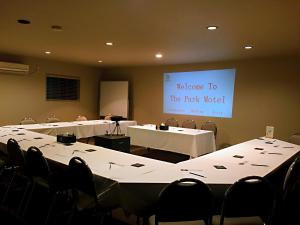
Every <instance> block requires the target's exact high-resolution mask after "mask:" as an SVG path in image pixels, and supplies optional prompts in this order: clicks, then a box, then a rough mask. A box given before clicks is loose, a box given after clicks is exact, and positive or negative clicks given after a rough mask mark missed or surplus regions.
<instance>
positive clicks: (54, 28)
mask: <svg viewBox="0 0 300 225" xmlns="http://www.w3.org/2000/svg"><path fill="white" fill-rule="evenodd" d="M51 29H52V30H54V31H62V30H63V28H62V26H59V25H52V26H51Z"/></svg>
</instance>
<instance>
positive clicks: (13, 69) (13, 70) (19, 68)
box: [0, 62, 29, 74]
mask: <svg viewBox="0 0 300 225" xmlns="http://www.w3.org/2000/svg"><path fill="white" fill-rule="evenodd" d="M28 72H29V65H25V64H21V63H11V62H0V73H1V74H8V73H9V74H28Z"/></svg>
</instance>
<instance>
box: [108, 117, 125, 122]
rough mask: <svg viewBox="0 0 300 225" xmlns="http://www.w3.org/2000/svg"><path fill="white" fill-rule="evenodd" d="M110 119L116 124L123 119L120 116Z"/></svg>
mask: <svg viewBox="0 0 300 225" xmlns="http://www.w3.org/2000/svg"><path fill="white" fill-rule="evenodd" d="M110 119H111V121H115V122H118V121H120V120H122V119H123V117H122V116H112V117H111V118H110Z"/></svg>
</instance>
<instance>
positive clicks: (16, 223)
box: [0, 206, 29, 225]
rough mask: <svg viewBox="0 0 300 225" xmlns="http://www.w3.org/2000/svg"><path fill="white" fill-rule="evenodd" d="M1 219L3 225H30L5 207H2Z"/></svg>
mask: <svg viewBox="0 0 300 225" xmlns="http://www.w3.org/2000/svg"><path fill="white" fill-rule="evenodd" d="M0 218H1V224H2V225H10V224H13V225H29V224H28V223H27V222H25V220H24V219H23V218H22V217H20V216H19V215H17V214H15V213H14V212H13V211H11V210H10V209H9V208H6V207H4V206H0Z"/></svg>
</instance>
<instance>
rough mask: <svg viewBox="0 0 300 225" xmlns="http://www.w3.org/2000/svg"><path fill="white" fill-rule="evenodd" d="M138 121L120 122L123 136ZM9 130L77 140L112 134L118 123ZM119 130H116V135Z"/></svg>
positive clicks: (92, 122)
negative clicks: (74, 136)
mask: <svg viewBox="0 0 300 225" xmlns="http://www.w3.org/2000/svg"><path fill="white" fill-rule="evenodd" d="M136 124H137V122H136V121H132V120H121V121H119V125H120V129H121V132H122V133H123V134H127V127H128V126H132V125H136ZM4 127H7V128H19V129H26V130H30V131H35V132H38V133H42V134H48V135H52V136H56V135H58V134H74V135H76V138H77V139H80V138H88V137H93V136H98V135H104V134H106V133H108V134H111V133H112V132H113V131H114V129H115V127H116V122H115V121H111V120H86V121H71V122H57V123H37V124H26V125H9V126H4ZM116 133H117V129H115V134H116Z"/></svg>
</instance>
